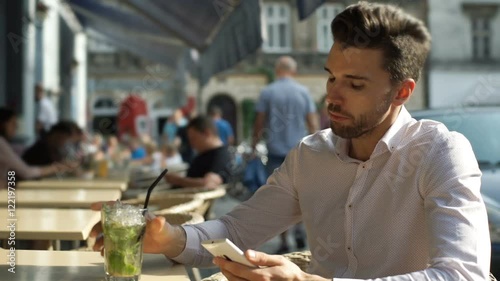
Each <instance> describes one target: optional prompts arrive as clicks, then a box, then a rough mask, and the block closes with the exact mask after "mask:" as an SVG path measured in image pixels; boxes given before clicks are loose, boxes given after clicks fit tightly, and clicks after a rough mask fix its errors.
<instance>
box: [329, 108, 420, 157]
mask: <svg viewBox="0 0 500 281" xmlns="http://www.w3.org/2000/svg"><path fill="white" fill-rule="evenodd" d="M411 119H412V118H411V115H410V113H409V112H408V110H407V109H406V107H404V106H403V107H402V108H401V111H400V112H399V115H398V117H397V118H396V121H395V122H394V123H393V124H392V126H391V127H390V128H389V130H387V132H386V133H385V134H384V136H383V137H382V138H381V139H380V140H379V141H378V143H377V145H376V146H375V149H374V150H373V153H372V157H373V156H377V155H379V154H382V153H383V152H385V151H387V150H388V151H389V152H391V153H392V152H393V151H394V149H396V148H397V147H398V145H399V143H400V142H401V141H402V139H403V135H404V131H403V130H402V129H403V127H404V126H405V125H407V124H408V123H409V122H410V121H411ZM332 136H333V139H334V140H333V144H334V145H335V154H337V156H338V157H339V158H340V159H341V160H343V161H349V162H350V161H352V160H354V159H351V158H350V157H349V156H348V155H349V144H350V142H351V140H350V139H344V138H340V137H337V136H335V135H333V133H332Z"/></svg>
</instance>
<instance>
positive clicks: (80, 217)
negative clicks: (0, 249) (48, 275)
mask: <svg viewBox="0 0 500 281" xmlns="http://www.w3.org/2000/svg"><path fill="white" fill-rule="evenodd" d="M11 214H12V215H11ZM100 219H101V214H100V213H99V212H96V211H92V210H89V209H28V208H19V209H17V208H16V209H15V210H12V209H9V210H8V209H7V208H0V221H2V222H4V223H5V225H6V227H1V228H0V239H8V238H9V237H10V236H13V237H15V239H16V240H52V241H56V246H55V248H56V250H57V249H58V248H59V243H58V241H59V240H72V241H80V240H86V239H87V238H88V237H89V234H90V231H91V230H92V227H93V226H94V225H95V224H96V223H97V222H99V220H100ZM10 226H14V227H15V228H13V229H10Z"/></svg>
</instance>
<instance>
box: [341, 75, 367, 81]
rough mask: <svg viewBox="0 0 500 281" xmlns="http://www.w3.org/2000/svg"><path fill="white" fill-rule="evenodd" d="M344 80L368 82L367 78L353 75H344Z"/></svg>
mask: <svg viewBox="0 0 500 281" xmlns="http://www.w3.org/2000/svg"><path fill="white" fill-rule="evenodd" d="M344 77H345V78H349V79H355V80H365V81H370V79H369V78H368V77H365V76H359V75H353V74H345V75H344Z"/></svg>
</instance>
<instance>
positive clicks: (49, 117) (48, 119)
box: [37, 97, 57, 131]
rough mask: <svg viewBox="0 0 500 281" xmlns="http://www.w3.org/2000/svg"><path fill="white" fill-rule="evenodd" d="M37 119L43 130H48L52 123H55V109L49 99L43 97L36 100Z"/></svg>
mask: <svg viewBox="0 0 500 281" xmlns="http://www.w3.org/2000/svg"><path fill="white" fill-rule="evenodd" d="M37 121H38V122H40V123H42V124H43V128H44V130H45V131H49V130H50V128H51V127H52V125H54V124H55V123H57V111H56V108H55V106H54V104H53V103H52V101H51V100H49V98H47V97H43V98H42V99H41V100H40V101H39V102H38V115H37Z"/></svg>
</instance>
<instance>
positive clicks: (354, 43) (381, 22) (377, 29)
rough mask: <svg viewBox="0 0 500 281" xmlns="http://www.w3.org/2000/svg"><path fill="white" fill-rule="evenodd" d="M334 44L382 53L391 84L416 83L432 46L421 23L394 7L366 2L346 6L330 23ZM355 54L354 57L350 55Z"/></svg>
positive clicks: (427, 33)
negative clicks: (405, 80)
mask: <svg viewBox="0 0 500 281" xmlns="http://www.w3.org/2000/svg"><path fill="white" fill-rule="evenodd" d="M331 30H332V34H333V38H334V41H335V42H336V43H339V44H341V45H342V47H343V48H348V47H355V48H361V49H363V48H367V49H378V50H382V52H383V55H384V65H383V66H382V67H383V68H384V69H385V70H386V71H387V72H389V73H390V75H391V81H392V82H393V83H397V82H401V81H403V80H404V79H407V78H413V80H415V81H418V79H419V77H420V72H421V71H422V68H423V66H424V63H425V60H426V58H427V54H428V53H429V50H430V46H431V36H430V34H429V31H428V30H427V28H426V27H425V25H424V23H423V22H422V21H421V20H419V19H417V18H415V17H413V16H411V15H409V14H407V13H406V12H404V11H403V10H402V9H400V8H397V7H395V6H391V5H386V4H377V3H368V2H364V1H363V2H359V3H358V4H354V5H351V6H349V7H347V8H346V9H345V10H344V11H343V12H341V13H340V14H338V15H337V16H336V17H335V18H334V19H333V21H332V24H331ZM353 55H355V54H353Z"/></svg>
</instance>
